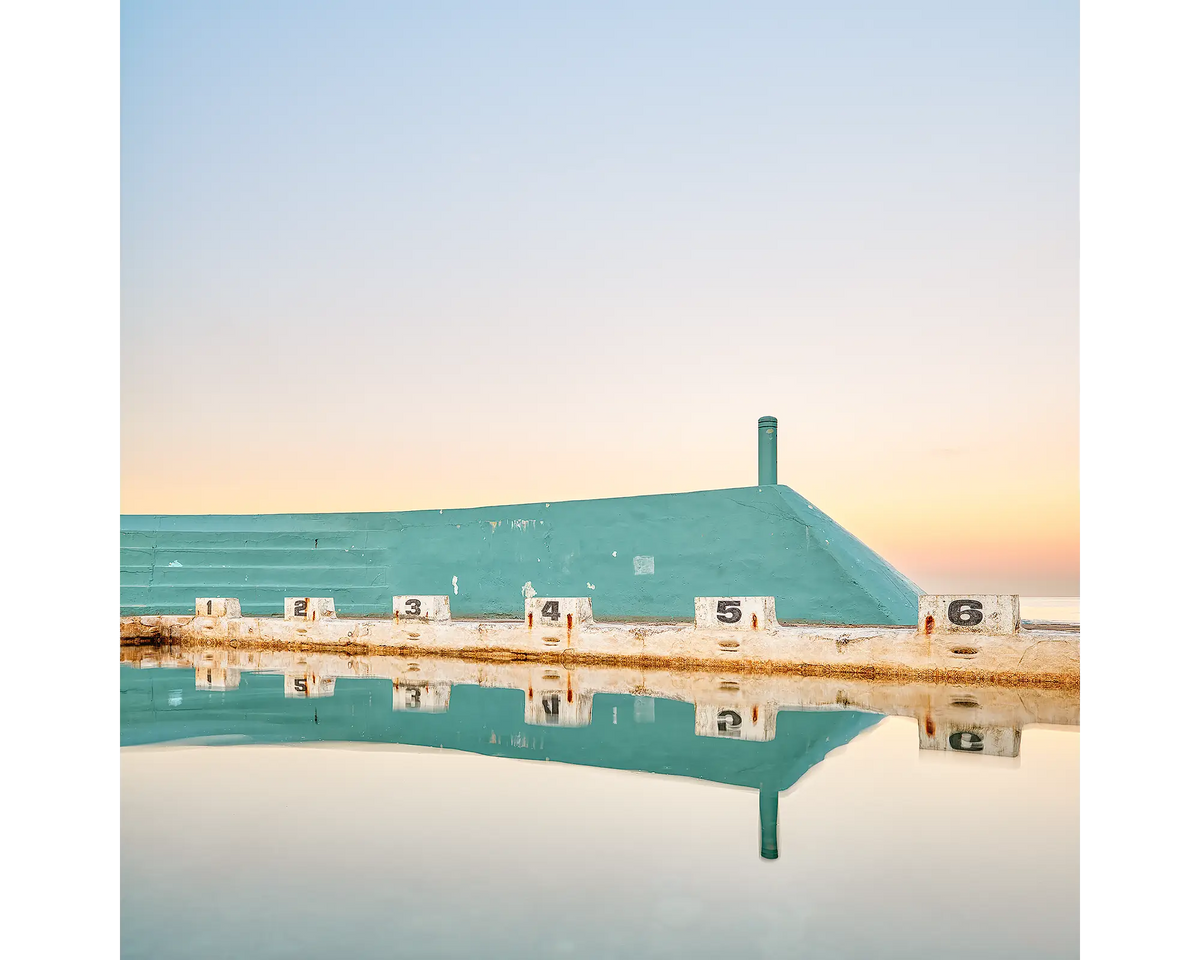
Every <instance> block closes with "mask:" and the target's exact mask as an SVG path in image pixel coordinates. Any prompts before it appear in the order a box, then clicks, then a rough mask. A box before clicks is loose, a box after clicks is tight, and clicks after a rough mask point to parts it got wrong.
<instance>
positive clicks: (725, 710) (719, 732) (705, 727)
mask: <svg viewBox="0 0 1200 960" xmlns="http://www.w3.org/2000/svg"><path fill="white" fill-rule="evenodd" d="M776 717H777V711H776V708H775V707H774V706H772V705H770V704H742V703H735V704H711V703H698V704H696V736H698V737H727V738H730V739H733V740H760V741H761V740H774V739H775V721H776Z"/></svg>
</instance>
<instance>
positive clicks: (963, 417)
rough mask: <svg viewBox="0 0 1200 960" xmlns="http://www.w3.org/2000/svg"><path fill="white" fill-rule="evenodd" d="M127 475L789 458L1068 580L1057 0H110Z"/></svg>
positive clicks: (471, 494) (559, 475)
mask: <svg viewBox="0 0 1200 960" xmlns="http://www.w3.org/2000/svg"><path fill="white" fill-rule="evenodd" d="M121 58H122V64H121V71H122V90H121V107H122V118H121V123H122V131H121V137H122V157H121V159H122V170H121V211H122V241H121V242H122V330H121V399H122V403H121V508H122V512H124V513H224V512H239V513H240V512H254V513H261V512H292V511H348V510H403V509H410V508H421V507H453V506H472V505H485V504H503V503H511V502H527V501H538V500H540V501H550V500H562V499H575V498H585V497H607V496H622V495H629V494H639V493H662V492H669V491H682V490H697V489H706V488H713V487H729V486H743V485H749V484H753V483H754V482H755V480H756V455H755V444H756V420H757V418H758V417H759V416H761V415H764V414H771V415H774V416H776V417H778V418H779V420H780V455H779V460H780V462H779V479H780V482H782V483H786V484H788V485H789V486H791V487H793V488H794V489H796V490H797V491H799V492H800V493H801V494H803V495H804V496H805V497H808V498H809V499H811V500H812V501H813V502H814V503H815V504H817V506H819V507H820V508H821V509H823V510H824V511H826V512H827V513H829V514H830V515H831V516H832V517H833V518H834V519H835V520H837V521H838V522H839V523H841V524H842V525H843V526H845V527H847V528H848V529H849V530H850V531H851V532H853V533H854V534H856V535H857V536H858V537H860V538H861V539H862V540H864V541H865V542H866V543H867V544H868V545H870V546H871V547H873V548H874V549H875V550H877V551H879V552H880V553H881V554H882V555H883V556H885V557H886V558H887V559H888V560H890V561H891V562H892V563H893V564H895V565H896V566H897V567H898V568H899V569H900V570H902V571H903V572H904V573H906V574H908V575H909V576H910V577H912V578H913V579H914V580H915V581H916V582H917V583H918V584H920V585H921V586H922V587H923V588H924V589H926V590H927V591H930V592H966V591H976V592H990V593H1004V592H1019V593H1023V594H1027V595H1075V594H1077V593H1078V583H1079V441H1078V421H1079V403H1078V393H1079V363H1078V346H1079V330H1078V315H1079V298H1078V275H1079V274H1078V261H1079V229H1078V220H1079V204H1078V180H1079V119H1078V113H1079V14H1078V5H1077V4H1072V3H1045V2H1043V3H1029V4H1026V3H1006V4H986V5H985V4H963V3H953V2H943V3H906V4H896V3H887V2H881V3H869V4H868V3H841V2H839V3H832V2H828V0H827V2H825V3H821V4H808V3H801V2H794V0H793V2H787V3H736V4H735V3H723V4H706V3H686V4H685V3H678V4H662V3H649V2H639V3H628V4H607V3H606V4H599V3H587V4H585V3H574V4H572V3H558V4H550V3H546V4H525V3H520V4H517V3H478V4H462V3H450V2H443V3H432V2H431V3H422V4H416V3H361V2H349V3H254V4H244V3H196V2H188V3H165V2H154V3H144V2H133V3H131V2H125V3H123V4H122V38H121Z"/></svg>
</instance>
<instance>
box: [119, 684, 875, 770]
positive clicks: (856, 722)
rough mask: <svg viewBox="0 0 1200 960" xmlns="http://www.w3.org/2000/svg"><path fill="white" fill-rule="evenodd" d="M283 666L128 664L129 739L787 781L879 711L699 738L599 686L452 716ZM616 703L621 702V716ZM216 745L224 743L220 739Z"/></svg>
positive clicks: (797, 717) (471, 702)
mask: <svg viewBox="0 0 1200 960" xmlns="http://www.w3.org/2000/svg"><path fill="white" fill-rule="evenodd" d="M283 684H284V681H283V677H282V676H280V675H278V674H274V675H272V674H247V673H243V674H242V676H241V683H240V684H239V686H238V687H237V688H236V689H234V690H230V691H226V692H220V693H218V692H212V691H201V690H196V689H195V671H193V670H172V669H146V670H140V669H133V668H130V667H124V666H123V667H122V668H121V745H122V746H132V745H135V744H144V743H162V742H167V741H173V740H183V739H193V738H229V742H242V743H293V742H305V741H361V742H369V743H404V744H411V745H415V746H426V747H444V748H447V749H452V750H465V751H468V752H471V753H478V754H484V755H487V756H497V757H523V758H525V759H538V760H555V761H559V762H562V763H575V764H583V765H585V766H593V767H608V768H612V769H618V770H642V771H646V772H649V773H659V774H670V775H674V776H682V777H696V778H698V779H701V780H711V781H714V782H717V783H726V784H732V785H736V786H742V787H752V788H755V789H759V788H763V789H765V790H767V791H768V792H770V791H779V790H786V789H787V788H788V787H790V786H791V785H792V784H793V783H795V782H796V781H797V780H799V779H800V777H801V776H803V775H804V773H806V772H807V771H808V770H809V768H810V767H812V766H813V765H815V764H817V763H819V762H820V761H821V760H823V759H824V758H825V755H826V754H827V753H829V752H830V751H831V750H835V749H837V748H838V747H840V746H843V745H845V744H847V743H849V742H850V741H851V740H853V739H854V738H855V737H856V736H858V734H859V733H861V732H862V731H863V730H865V729H867V728H868V727H871V726H874V725H875V724H876V723H878V722H879V721H880V719H882V717H881V716H880V715H878V714H873V713H860V712H857V711H852V710H846V711H805V712H802V711H782V712H780V714H779V716H778V719H777V722H776V731H775V739H774V740H768V741H764V742H757V741H743V740H735V739H725V738H719V737H699V736H697V735H696V711H695V708H694V707H693V705H692V704H690V703H682V702H680V701H677V700H658V699H656V700H655V701H654V710H653V717H654V719H653V721H651V722H642V721H639V719H638V717H639V716H641V717H643V718H644V717H645V716H646V711H645V710H642V711H635V703H636V700H637V698H636V697H632V696H627V695H623V694H597V695H596V696H595V697H594V699H593V701H592V722H591V723H590V724H589V725H587V726H584V727H554V726H537V725H532V724H527V723H525V720H524V702H523V698H524V694H523V693H522V691H520V690H507V689H496V688H487V687H475V686H455V687H454V688H453V690H452V692H451V695H450V708H449V710H448V711H447V712H445V713H419V712H416V711H404V710H395V711H394V710H393V709H392V683H391V681H390V680H386V679H346V678H339V679H338V681H337V685H336V688H335V692H334V694H333V696H331V697H320V698H311V699H302V698H298V699H288V698H285V697H284V693H283V690H284V688H283ZM614 710H615V711H616V714H615V717H616V722H614ZM218 742H219V741H218Z"/></svg>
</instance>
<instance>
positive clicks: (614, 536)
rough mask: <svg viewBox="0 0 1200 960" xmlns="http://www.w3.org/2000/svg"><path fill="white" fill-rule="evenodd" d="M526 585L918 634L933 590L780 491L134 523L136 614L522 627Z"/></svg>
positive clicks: (125, 551)
mask: <svg viewBox="0 0 1200 960" xmlns="http://www.w3.org/2000/svg"><path fill="white" fill-rule="evenodd" d="M639 557H640V558H643V559H641V560H637V561H636V562H635V558H639ZM649 558H653V562H652V563H651V561H650V559H649ZM455 578H457V581H456V579H455ZM526 582H530V583H532V584H533V587H534V589H535V590H536V591H537V594H538V595H539V596H543V597H547V596H590V597H592V606H593V609H594V611H595V616H596V618H597V619H601V620H603V619H629V618H640V617H667V618H672V619H680V620H690V619H691V618H692V616H693V615H694V613H695V606H694V598H695V597H698V596H774V597H775V598H776V611H777V615H778V617H779V618H780V619H781V620H791V621H808V622H832V623H844V624H892V625H906V624H915V623H916V619H917V597H918V595H919V594H920V592H921V591H920V589H919V588H918V587H917V586H916V585H915V584H913V583H912V581H910V580H909V579H908V578H907V577H905V576H904V575H903V574H901V573H900V572H899V571H897V570H896V569H895V568H893V567H892V566H891V565H890V564H888V563H887V562H886V561H885V560H884V559H883V558H882V557H880V556H879V555H878V554H876V553H875V552H873V551H872V550H871V549H870V548H868V547H867V546H866V545H865V544H863V543H862V542H861V541H860V540H858V539H857V538H856V537H854V536H853V535H851V534H850V533H849V532H848V531H846V530H845V529H843V528H842V527H840V526H839V525H838V524H836V523H835V522H834V521H833V520H832V519H830V518H829V517H828V516H826V515H825V514H824V513H822V512H821V511H820V510H818V509H816V507H815V506H813V505H812V504H811V503H809V502H808V501H807V500H805V499H804V498H803V497H801V496H800V495H799V494H797V493H796V492H795V491H794V490H792V489H790V488H789V487H786V486H782V485H777V486H763V487H738V488H733V489H728V490H705V491H700V492H696V493H678V494H662V495H656V496H644V497H620V498H613V499H608V500H576V501H566V502H557V503H526V504H514V505H508V506H498V507H475V508H470V509H455V510H418V511H410V512H405V513H344V514H333V513H326V514H276V515H260V516H220V515H213V516H123V517H122V518H121V614H122V616H130V615H137V614H159V613H161V614H172V613H174V614H190V613H192V612H194V610H195V598H196V597H206V596H207V597H213V596H228V597H237V598H238V599H239V600H240V601H241V605H242V613H243V614H244V615H247V616H264V615H277V614H280V613H282V610H283V599H284V597H285V596H326V597H333V598H334V600H335V602H336V605H337V610H338V612H339V614H342V615H346V616H350V615H390V614H391V610H392V597H393V596H395V595H399V594H448V595H449V596H450V609H451V612H452V615H453V616H455V617H463V618H469V617H485V616H511V617H518V618H519V617H521V616H523V615H524V599H523V594H522V587H523V586H524V584H525V583H526ZM456 585H457V590H456V589H455V588H456Z"/></svg>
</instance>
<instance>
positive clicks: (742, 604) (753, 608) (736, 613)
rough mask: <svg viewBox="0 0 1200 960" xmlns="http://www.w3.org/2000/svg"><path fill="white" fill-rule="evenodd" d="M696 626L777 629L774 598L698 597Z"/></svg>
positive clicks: (725, 628) (732, 628)
mask: <svg viewBox="0 0 1200 960" xmlns="http://www.w3.org/2000/svg"><path fill="white" fill-rule="evenodd" d="M696 626H697V627H700V628H703V629H708V630H714V629H720V630H774V629H775V626H776V623H775V598H774V597H697V598H696Z"/></svg>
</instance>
